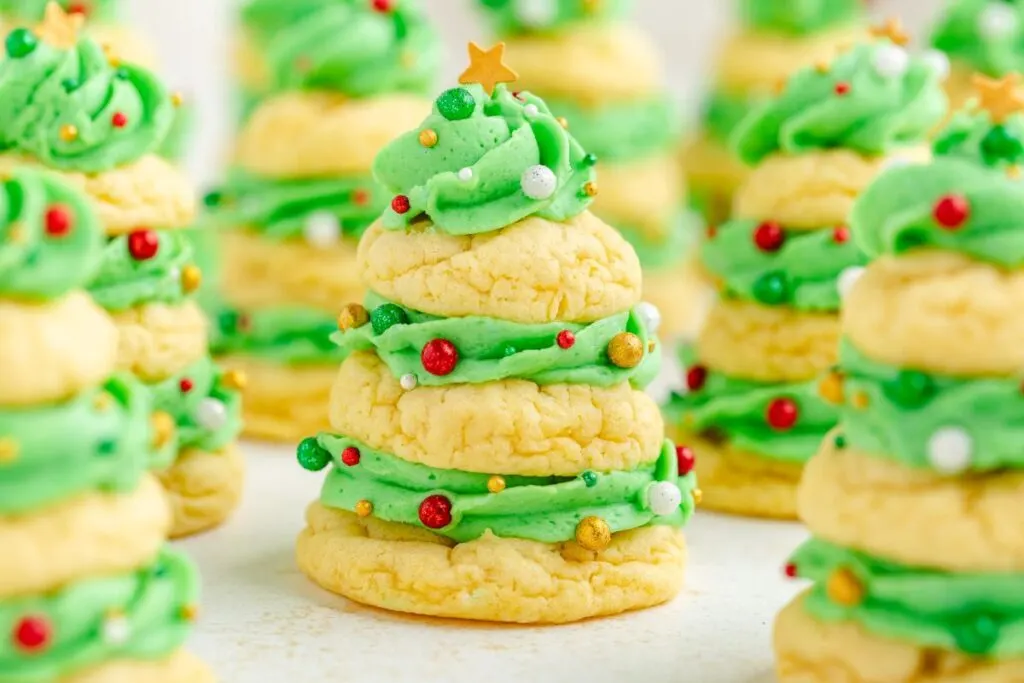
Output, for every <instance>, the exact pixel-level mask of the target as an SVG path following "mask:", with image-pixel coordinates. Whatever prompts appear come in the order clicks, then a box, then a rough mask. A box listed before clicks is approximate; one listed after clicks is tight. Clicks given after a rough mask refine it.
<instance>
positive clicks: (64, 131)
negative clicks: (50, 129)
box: [60, 123, 78, 142]
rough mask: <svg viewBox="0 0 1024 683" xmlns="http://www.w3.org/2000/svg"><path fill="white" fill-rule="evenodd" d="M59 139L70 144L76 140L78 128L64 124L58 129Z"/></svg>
mask: <svg viewBox="0 0 1024 683" xmlns="http://www.w3.org/2000/svg"><path fill="white" fill-rule="evenodd" d="M60 139H61V140H63V141H64V142H71V141H72V140H76V139H78V127H77V126H73V125H71V124H70V123H65V124H64V125H63V126H61V127H60Z"/></svg>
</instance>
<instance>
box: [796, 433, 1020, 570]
mask: <svg viewBox="0 0 1024 683" xmlns="http://www.w3.org/2000/svg"><path fill="white" fill-rule="evenodd" d="M1022 496H1024V472H997V473H993V474H976V475H972V476H969V477H960V478H949V477H943V476H940V475H937V474H935V473H933V472H930V471H928V470H913V469H910V468H908V467H905V466H903V465H900V464H898V463H896V462H893V461H889V460H886V459H884V458H881V457H878V456H873V455H870V454H868V453H864V452H862V451H858V450H857V449H855V448H852V447H847V448H845V449H842V450H839V449H836V448H835V446H834V444H833V440H832V439H831V438H828V439H826V440H825V441H824V442H823V445H822V450H821V452H820V453H819V454H818V455H817V456H815V457H814V458H812V459H811V461H810V463H809V464H808V465H807V467H806V470H805V472H804V479H803V482H802V484H801V486H800V491H799V508H800V516H801V518H802V519H803V520H804V521H805V522H806V523H807V525H808V526H809V527H810V528H811V531H813V532H814V533H815V534H816V535H818V536H820V537H822V538H824V539H826V540H828V541H831V542H832V543H835V544H837V545H841V546H846V547H853V548H857V549H858V550H863V551H865V552H868V553H871V554H873V555H877V556H879V557H885V558H887V559H890V560H892V561H894V562H898V563H900V564H904V565H909V566H929V567H941V568H943V569H946V570H949V571H952V572H965V573H988V572H1017V573H1019V572H1022V571H1024V523H1022V521H1024V510H1022V509H1021V505H1020V501H1021V500H1022ZM893 520H900V523H899V524H893ZM951 549H955V552H951Z"/></svg>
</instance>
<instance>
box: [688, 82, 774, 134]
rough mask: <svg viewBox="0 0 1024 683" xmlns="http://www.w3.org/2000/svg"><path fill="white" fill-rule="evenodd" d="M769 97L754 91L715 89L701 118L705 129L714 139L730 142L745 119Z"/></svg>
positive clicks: (705, 104) (706, 103) (705, 105)
mask: <svg viewBox="0 0 1024 683" xmlns="http://www.w3.org/2000/svg"><path fill="white" fill-rule="evenodd" d="M766 99H768V98H767V96H762V97H757V96H755V95H754V94H752V93H743V94H738V93H732V92H729V91H727V90H714V91H712V92H711V96H710V97H708V100H707V102H705V103H704V113H703V116H702V118H701V120H702V121H703V123H704V130H705V131H707V134H708V135H709V136H711V137H712V138H713V139H715V140H718V141H720V142H724V143H728V142H729V139H730V138H731V137H732V134H733V132H735V130H736V129H737V128H739V126H740V124H741V123H743V119H745V118H746V117H747V115H748V114H749V113H750V112H751V111H752V110H754V109H757V107H758V106H759V105H760V104H761V103H763V101H764V100H766Z"/></svg>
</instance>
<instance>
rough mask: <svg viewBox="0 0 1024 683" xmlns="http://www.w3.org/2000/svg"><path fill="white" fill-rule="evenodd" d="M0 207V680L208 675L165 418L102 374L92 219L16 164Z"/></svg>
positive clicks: (107, 351)
mask: <svg viewBox="0 0 1024 683" xmlns="http://www.w3.org/2000/svg"><path fill="white" fill-rule="evenodd" d="M22 40H24V36H23V37H22ZM5 102H6V100H5ZM0 216H2V218H0V377H2V378H3V381H0V548H3V552H2V553H0V633H3V634H4V637H3V638H2V639H0V680H3V681H11V682H12V683H14V682H16V681H17V682H21V681H60V682H61V683H79V682H81V683H86V682H93V681H146V682H147V683H202V682H204V681H212V680H213V678H212V675H211V674H210V673H209V671H207V669H206V668H205V666H204V665H203V664H202V663H200V662H198V661H197V660H195V659H193V658H192V657H191V656H190V655H188V654H186V653H185V652H184V651H183V650H182V649H181V647H182V644H183V642H184V640H185V638H186V636H187V634H188V632H189V630H190V621H191V620H192V619H193V618H194V616H195V614H196V607H195V600H196V598H197V594H198V588H199V580H198V577H197V575H196V574H195V571H194V569H193V568H192V566H191V565H190V564H189V563H188V561H187V560H186V559H185V558H184V557H182V556H181V555H179V554H178V553H175V552H173V551H171V550H168V549H166V548H164V539H165V538H166V534H167V532H168V530H169V528H170V526H171V515H170V512H169V510H168V508H167V504H166V502H165V499H164V495H163V493H162V492H161V490H160V485H159V484H158V483H157V481H156V479H155V478H154V477H153V476H152V475H151V474H149V473H148V469H149V468H150V466H151V465H152V461H153V459H154V458H156V457H157V456H158V455H159V453H160V452H161V451H163V450H164V449H166V448H167V446H168V445H169V444H170V442H171V440H172V439H173V432H174V424H173V421H172V420H171V418H170V417H169V416H168V415H166V414H164V413H159V412H157V413H154V412H152V410H151V405H152V404H151V401H150V395H149V392H147V391H146V389H145V387H143V386H142V385H141V384H139V383H138V382H137V381H135V380H134V379H132V378H131V377H130V376H116V375H114V370H115V366H116V365H117V354H118V331H117V328H116V327H115V326H114V324H113V323H112V322H111V321H110V319H109V318H108V317H107V315H105V314H104V313H103V311H102V310H100V308H99V307H98V306H96V305H95V304H94V303H93V302H92V301H91V300H90V299H89V297H88V296H87V295H86V294H85V293H84V292H83V291H81V290H80V288H81V287H82V286H83V285H84V284H85V282H86V281H87V280H88V279H89V278H90V277H91V276H92V274H93V273H94V272H95V270H96V268H97V267H98V266H99V265H100V262H101V260H102V258H103V244H102V234H101V230H100V226H99V221H98V220H97V218H96V216H95V214H94V213H93V211H92V209H91V208H90V207H89V200H88V199H87V198H86V197H85V196H84V195H83V194H82V193H81V192H80V191H78V190H75V189H73V188H72V187H71V186H70V185H69V184H66V183H65V182H64V181H63V180H61V179H59V178H57V177H56V176H51V175H48V174H44V173H40V172H37V171H28V170H20V171H16V172H15V173H14V174H13V177H11V178H9V179H8V180H5V181H3V182H2V184H0Z"/></svg>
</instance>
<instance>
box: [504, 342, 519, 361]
mask: <svg viewBox="0 0 1024 683" xmlns="http://www.w3.org/2000/svg"><path fill="white" fill-rule="evenodd" d="M517 353H519V351H518V350H516V347H514V346H512V345H511V344H509V345H508V346H506V347H505V357H506V358H507V357H508V356H514V355H516V354H517Z"/></svg>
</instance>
